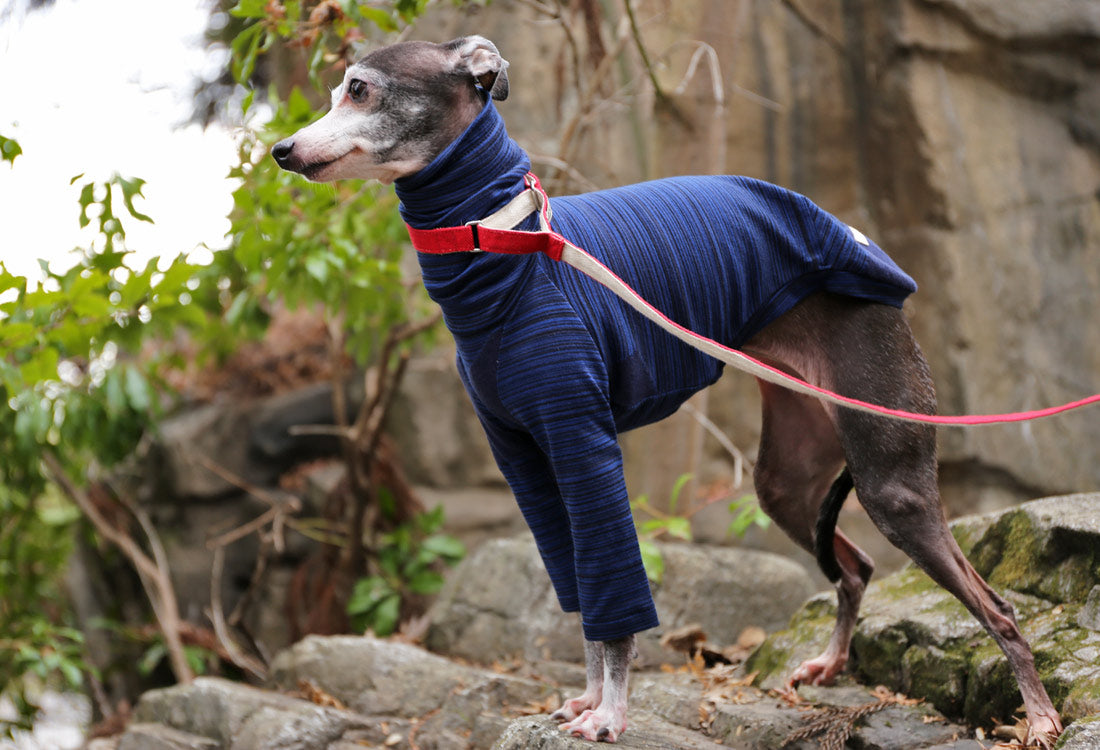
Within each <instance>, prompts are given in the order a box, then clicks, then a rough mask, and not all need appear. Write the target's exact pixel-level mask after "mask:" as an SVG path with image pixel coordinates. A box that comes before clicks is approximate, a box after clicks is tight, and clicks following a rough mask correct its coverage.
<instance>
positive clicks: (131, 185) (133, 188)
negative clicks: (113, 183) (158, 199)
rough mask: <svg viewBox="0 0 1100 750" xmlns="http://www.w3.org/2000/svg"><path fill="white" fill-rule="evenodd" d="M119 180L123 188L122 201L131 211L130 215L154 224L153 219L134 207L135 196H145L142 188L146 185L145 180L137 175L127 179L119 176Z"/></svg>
mask: <svg viewBox="0 0 1100 750" xmlns="http://www.w3.org/2000/svg"><path fill="white" fill-rule="evenodd" d="M117 180H118V184H119V187H121V188H122V202H123V204H124V205H125V206H126V210H127V211H128V212H129V213H130V216H132V217H134V218H135V219H137V220H138V221H146V222H149V223H150V224H152V223H153V220H152V219H150V218H149V217H148V216H146V215H145V214H143V213H141V212H140V211H138V210H137V209H136V208H134V197H135V196H137V197H139V198H144V197H145V196H144V195H142V194H141V189H142V188H143V187H144V186H145V180H143V179H141V178H140V177H135V178H133V179H130V180H127V179H125V178H123V177H118V178H117Z"/></svg>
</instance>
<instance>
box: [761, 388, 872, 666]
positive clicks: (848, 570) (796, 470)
mask: <svg viewBox="0 0 1100 750" xmlns="http://www.w3.org/2000/svg"><path fill="white" fill-rule="evenodd" d="M760 390H761V395H762V397H763V412H764V419H763V431H762V433H761V436H760V454H759V458H758V459H757V463H756V469H755V475H754V481H755V484H756V492H757V496H758V497H759V500H760V505H761V508H763V510H764V512H766V513H767V514H768V515H769V516H770V517H771V518H772V519H773V520H774V521H775V522H776V524H777V525H778V526H779V527H780V528H782V529H783V530H784V531H785V532H786V533H787V535H788V536H790V537H791V539H793V540H794V541H795V542H796V543H797V544H799V545H800V546H801V547H803V548H804V549H806V550H807V551H810V552H813V551H814V529H815V521H816V519H817V516H818V509H819V507H820V506H821V503H822V500H823V498H824V497H825V495H826V493H827V492H828V490H829V486H830V484H832V482H833V480H834V479H835V478H836V474H837V472H838V471H839V469H840V467H841V465H842V462H843V453H842V451H841V446H840V443H839V441H838V440H837V436H836V430H835V429H834V427H833V423H832V419H831V416H830V414H829V413H828V412H827V411H826V409H825V407H823V406H821V405H820V404H819V403H818V402H816V401H815V400H813V399H811V398H808V397H806V396H802V395H799V394H796V393H792V392H791V391H788V390H785V389H783V388H779V387H778V386H774V385H771V384H769V383H761V384H760ZM840 500H841V501H843V498H840ZM832 551H833V553H834V554H835V559H836V566H835V569H836V570H837V571H838V572H839V577H837V579H836V580H835V581H834V583H835V584H836V589H837V601H838V606H837V621H836V626H835V628H834V629H833V634H832V637H831V638H830V639H829V645H828V647H827V648H826V650H825V652H824V653H822V654H821V655H820V656H818V657H816V658H814V659H810V660H809V661H806V662H804V663H803V664H802V665H801V666H799V667H798V669H797V670H795V672H794V674H793V675H792V676H791V684H792V685H798V684H800V683H809V684H814V685H821V684H829V683H830V682H832V681H833V679H834V678H835V677H836V675H837V674H838V673H839V672H840V671H841V670H842V669H843V668H844V666H845V664H847V662H848V646H849V644H850V642H851V639H852V632H853V631H854V629H855V625H856V617H857V615H858V613H859V605H860V601H861V600H862V598H863V591H864V589H865V588H866V586H867V581H868V580H869V579H870V577H871V573H872V572H873V570H874V564H873V563H872V561H871V558H870V557H868V556H867V555H866V554H865V553H864V552H863V551H862V550H860V549H859V548H858V547H856V546H855V545H854V544H852V542H851V541H849V540H848V538H847V537H845V536H844V535H843V534H841V533H840V532H836V533H835V536H833V541H832Z"/></svg>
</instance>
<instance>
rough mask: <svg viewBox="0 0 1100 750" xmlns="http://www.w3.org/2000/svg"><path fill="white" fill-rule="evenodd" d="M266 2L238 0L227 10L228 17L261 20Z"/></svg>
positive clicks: (260, 0) (264, 0) (263, 0)
mask: <svg viewBox="0 0 1100 750" xmlns="http://www.w3.org/2000/svg"><path fill="white" fill-rule="evenodd" d="M266 5H267V2H266V0H239V2H238V3H237V4H236V5H234V6H233V7H232V8H230V9H229V15H231V16H236V17H237V18H263V17H264V15H265V13H264V7H265V6H266Z"/></svg>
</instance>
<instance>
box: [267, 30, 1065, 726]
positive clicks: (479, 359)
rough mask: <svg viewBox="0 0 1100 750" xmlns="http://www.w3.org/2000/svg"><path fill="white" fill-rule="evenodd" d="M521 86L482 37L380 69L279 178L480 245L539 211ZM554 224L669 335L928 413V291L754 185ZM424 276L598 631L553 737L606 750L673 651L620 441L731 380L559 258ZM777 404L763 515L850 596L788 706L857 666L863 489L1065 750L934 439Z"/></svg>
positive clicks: (592, 203)
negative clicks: (343, 183)
mask: <svg viewBox="0 0 1100 750" xmlns="http://www.w3.org/2000/svg"><path fill="white" fill-rule="evenodd" d="M507 66H508V63H507V62H506V61H505V60H504V59H503V58H502V57H501V55H500V53H499V51H498V50H497V48H496V46H495V45H493V43H492V42H490V41H488V40H487V39H484V38H482V37H479V36H468V37H463V38H460V39H456V40H454V41H451V42H448V43H445V44H432V43H428V42H403V43H399V44H395V45H391V46H388V47H383V48H381V49H378V50H375V51H373V52H371V53H370V54H368V55H367V56H365V57H364V58H363V59H361V60H359V61H358V62H356V63H355V64H354V65H351V66H350V67H349V68H348V69H347V71H346V73H345V75H344V79H343V82H342V83H341V84H340V85H339V86H338V87H337V88H336V89H335V90H334V91H333V92H332V107H331V110H330V111H329V112H328V113H327V114H326V115H325V116H324V117H322V118H321V119H319V120H318V121H316V122H314V123H313V124H311V125H309V126H307V127H305V128H303V129H301V130H300V131H298V132H297V133H296V134H294V135H293V136H291V137H289V138H287V139H284V140H282V141H280V142H279V143H277V144H275V145H274V146H273V148H272V155H273V157H274V158H275V160H276V161H277V163H278V164H279V165H280V166H281V167H283V168H284V169H287V170H291V171H294V172H297V173H300V174H302V175H304V176H305V177H306V178H308V179H309V180H312V181H317V182H325V181H332V180H337V179H349V178H351V179H376V180H380V181H382V182H384V183H389V182H392V183H394V185H395V188H396V191H397V195H398V197H399V199H400V201H401V213H402V216H403V218H404V219H405V221H406V223H407V224H408V225H409V226H410V227H411V228H413V229H417V230H423V229H434V228H438V227H458V226H463V225H465V224H468V223H471V222H473V223H476V222H478V221H480V220H482V219H484V218H485V217H486V216H489V215H490V214H493V213H494V212H496V211H498V210H499V209H501V208H502V207H504V206H506V205H507V204H509V202H510V201H511V200H512V199H513V198H514V197H515V196H516V195H517V194H518V193H520V192H521V191H523V190H524V187H525V175H526V174H527V172H528V170H529V167H530V162H529V160H528V158H527V155H526V153H524V152H523V150H522V149H520V148H519V146H518V145H516V143H515V142H514V141H512V140H511V139H510V138H509V137H508V135H507V131H506V129H505V127H504V125H503V121H502V119H501V118H500V115H499V114H498V112H497V110H496V107H495V104H494V100H495V101H501V100H504V99H505V98H506V97H507V95H508V86H509V83H508V76H507V72H506V69H507ZM551 208H552V210H553V219H552V221H553V224H554V229H555V230H556V231H557V232H558V233H560V234H561V235H563V236H565V237H567V238H568V239H569V241H571V242H573V243H575V244H576V245H578V246H579V247H582V248H584V249H586V250H587V251H588V252H590V253H592V254H593V255H596V256H598V257H600V259H601V260H602V261H603V262H605V263H606V264H607V265H609V266H610V267H611V268H612V269H613V270H614V271H615V272H616V273H617V274H618V275H620V276H621V277H622V278H623V279H625V280H626V281H627V282H628V283H630V284H631V285H633V286H634V287H635V288H637V289H638V290H639V291H640V293H641V294H642V296H643V297H645V298H647V299H649V300H650V301H652V302H654V304H655V305H656V306H657V307H659V308H660V309H662V310H663V311H664V312H665V313H666V314H667V315H668V316H669V317H670V318H672V319H673V320H675V321H676V322H677V323H678V324H680V325H682V326H684V327H686V328H690V329H692V330H695V331H698V332H700V333H702V334H704V335H706V336H708V337H710V338H713V339H715V340H717V341H720V342H721V343H723V344H725V345H727V346H731V347H737V348H740V349H741V350H742V351H744V352H745V353H747V354H750V355H752V356H754V357H756V358H757V359H759V360H762V361H764V362H766V363H768V364H770V365H772V366H774V367H776V368H778V369H781V370H783V371H786V372H788V373H792V374H796V375H798V376H799V377H801V378H803V379H805V380H808V381H809V382H811V383H813V384H815V385H818V386H821V387H824V388H829V389H831V390H835V391H838V392H840V393H843V394H845V395H848V396H852V397H855V398H858V399H862V400H865V401H870V402H873V403H876V404H882V405H885V406H890V407H893V408H899V409H906V410H910V411H915V412H920V413H923V414H932V413H934V412H935V408H936V399H935V391H934V387H933V384H932V380H931V377H930V373H929V368H928V365H927V364H926V361H925V359H924V357H923V355H922V353H921V351H920V348H919V346H918V345H917V343H916V341H915V340H914V337H913V335H912V332H911V331H910V328H909V325H908V323H907V322H906V319H905V317H904V315H903V313H902V311H901V306H902V303H903V301H904V299H905V298H906V297H907V296H908V295H909V294H911V293H912V292H913V291H915V288H916V287H915V284H913V282H912V280H911V279H910V278H909V277H908V276H907V275H906V274H905V273H904V272H903V271H902V270H901V269H900V268H898V267H897V266H896V265H895V264H894V263H893V262H892V261H891V260H890V259H889V258H888V257H887V256H886V254H885V253H884V252H883V251H882V250H881V249H880V248H878V246H877V245H875V244H874V243H873V242H871V241H870V240H868V239H867V238H866V237H865V236H864V235H862V234H861V233H860V232H858V231H857V230H855V229H853V228H851V227H848V226H847V225H845V224H843V223H842V222H840V221H839V220H838V219H836V218H835V217H832V216H831V215H829V214H827V213H826V212H824V211H823V210H821V209H819V208H818V207H816V206H815V205H813V204H812V203H811V202H810V201H809V200H808V199H806V198H805V197H803V196H800V195H797V194H795V193H791V192H788V191H786V190H784V189H782V188H779V187H776V186H774V185H768V184H767V183H762V182H758V181H755V180H750V179H747V178H736V177H683V178H672V179H666V180H658V181H654V182H648V183H642V184H640V185H634V186H628V187H624V188H615V189H612V190H606V191H597V192H595V193H588V194H584V195H579V196H568V197H562V198H557V197H555V198H553V200H552V205H551ZM536 218H537V217H534V216H529V217H527V218H522V217H520V219H517V222H518V223H517V224H516V225H515V227H514V228H515V229H517V230H521V231H530V230H536V229H537V228H538V225H537V223H536ZM472 231H473V233H474V235H475V237H476V227H475V228H474V229H473V230H472ZM418 257H419V260H420V265H421V269H422V273H423V280H424V284H425V287H426V288H427V290H428V292H429V295H430V296H431V297H432V298H433V299H434V300H435V301H436V302H438V303H439V305H440V306H441V308H442V310H443V315H444V320H445V322H446V325H447V326H448V328H449V329H450V330H451V332H452V334H453V335H454V338H455V342H456V346H457V352H458V353H457V362H458V369H459V374H460V376H461V377H462V380H463V383H464V385H465V387H466V390H467V392H468V394H469V396H470V398H471V400H472V401H473V404H474V406H475V409H476V411H477V414H478V417H479V419H480V421H481V423H482V426H483V427H484V429H485V432H486V435H487V436H488V439H489V443H490V446H491V448H492V450H493V454H494V457H495V458H496V461H497V463H498V465H499V466H500V469H501V471H502V473H503V474H504V476H505V478H506V479H507V480H508V482H509V485H510V486H511V488H512V490H513V492H514V494H515V496H516V499H517V501H518V503H519V506H520V508H521V510H522V512H523V514H524V517H525V519H526V521H527V523H528V525H529V526H530V527H531V530H532V531H533V532H534V534H535V539H536V543H537V545H538V549H539V552H540V554H541V556H542V558H543V561H544V562H545V563H546V568H547V571H548V573H549V575H550V578H551V580H552V582H553V584H554V588H555V592H556V594H557V596H558V600H559V603H560V604H561V606H562V608H563V610H565V611H578V612H580V615H581V622H582V626H583V629H584V635H585V660H586V672H587V685H586V688H585V691H584V693H583V694H582V695H580V696H577V697H574V698H570V699H568V700H566V701H565V702H564V703H563V705H562V706H561V708H559V709H558V710H557V711H556V712H555V713H554V714H553V718H554V719H556V720H558V721H559V722H560V723H561V729H562V730H564V731H567V732H571V733H572V734H574V735H576V736H579V737H584V738H586V739H588V740H594V741H607V742H615V741H616V740H617V738H618V737H619V735H620V734H621V733H622V732H623V731H624V730H625V729H626V711H627V680H628V672H629V666H630V661H631V659H632V658H634V656H635V654H636V652H635V634H636V633H638V632H640V631H642V630H645V629H647V628H650V627H654V626H655V625H657V615H656V611H655V609H654V606H653V601H652V597H651V594H650V590H649V586H648V582H647V580H646V576H645V573H644V570H643V567H642V562H641V557H640V554H639V551H638V542H637V536H636V533H635V531H634V526H633V521H632V518H631V515H630V508H629V499H628V497H627V495H626V488H625V485H624V481H623V471H622V458H621V454H620V452H619V447H618V443H617V435H618V433H619V432H621V431H623V430H626V429H630V428H633V427H637V426H639V425H642V424H647V423H650V422H653V421H656V420H658V419H661V418H663V417H665V416H668V415H669V414H671V413H672V412H674V411H675V410H676V409H677V408H678V407H679V406H680V404H681V403H682V402H683V401H684V400H686V399H687V398H688V397H689V396H690V395H692V394H693V393H695V392H697V391H698V390H700V389H702V388H705V387H707V386H708V385H710V384H711V383H713V382H714V381H715V380H716V379H717V378H718V375H719V374H720V372H721V364H720V363H717V362H716V361H714V360H712V359H711V358H709V357H707V356H706V355H704V354H701V353H699V352H697V351H695V350H694V349H691V348H690V347H688V346H686V345H685V344H682V343H681V342H679V341H676V340H674V339H672V338H671V337H670V336H668V335H667V334H666V333H665V332H663V331H660V330H658V329H656V328H655V327H654V326H652V325H651V324H650V323H648V322H647V321H645V320H642V319H641V318H640V317H638V316H637V315H635V314H634V313H633V312H632V311H630V310H628V309H627V308H625V306H624V305H623V304H622V303H621V302H620V301H619V300H618V299H617V298H614V297H613V296H612V295H611V294H610V293H609V292H607V291H606V290H605V289H603V288H602V287H600V286H598V285H596V284H594V283H592V282H591V281H590V280H589V279H587V278H585V277H583V276H581V275H580V274H578V273H576V272H574V270H573V269H571V268H568V267H566V266H565V265H564V264H560V263H554V262H553V261H552V260H550V259H549V258H547V257H546V256H543V255H523V256H517V255H501V254H495V253H486V252H461V253H452V254H443V255H436V254H428V253H426V252H421V253H419V254H418ZM760 391H761V395H762V403H763V426H762V434H761V438H760V450H759V459H758V460H757V463H756V466H755V469H754V480H755V486H756V491H757V494H758V497H759V501H760V505H761V507H762V508H763V510H764V511H765V512H766V513H767V514H768V515H769V516H770V517H771V518H772V519H774V521H775V522H776V524H777V525H778V526H780V527H781V528H782V529H783V530H784V531H785V532H786V533H787V534H788V535H789V536H790V537H791V538H792V539H793V540H794V541H795V542H797V543H798V544H799V545H801V546H802V547H804V548H805V549H807V550H810V551H813V552H814V553H815V554H816V556H817V558H818V560H819V563H820V564H821V567H822V570H823V571H824V572H825V573H826V575H827V576H828V577H829V578H830V579H831V580H832V581H833V582H834V583H835V586H836V590H837V594H838V608H837V621H836V626H835V629H834V631H833V633H832V637H831V639H830V641H829V644H828V647H827V649H826V650H825V652H824V653H823V654H822V655H821V656H819V657H817V658H815V659H811V660H809V661H807V662H805V663H803V664H802V665H801V666H799V667H798V669H797V670H796V671H795V672H794V674H793V675H792V676H791V681H790V684H791V685H792V686H797V685H799V684H803V683H810V684H827V683H829V682H831V681H832V680H833V679H834V678H835V677H836V675H837V674H838V673H839V672H840V671H841V670H842V669H843V668H844V666H845V664H846V662H847V659H848V650H849V644H850V642H851V638H852V632H853V629H854V627H855V624H856V617H857V613H858V611H859V605H860V600H861V598H862V596H863V592H864V589H865V587H866V585H867V582H868V580H869V579H870V577H871V574H872V571H873V569H874V566H873V563H872V561H871V560H870V558H869V557H868V556H867V555H866V554H865V553H864V552H863V551H862V550H860V549H859V548H858V547H856V546H855V545H854V544H853V543H852V542H851V541H850V540H849V539H848V538H847V537H846V536H845V535H844V534H843V533H841V532H840V531H839V530H836V528H835V525H836V519H837V513H838V511H839V508H840V505H841V504H842V503H843V502H844V499H845V497H846V496H847V495H848V493H849V491H850V490H851V489H853V487H854V489H855V490H856V491H857V493H858V495H859V499H860V502H861V503H862V505H863V507H864V508H865V509H866V511H867V513H868V515H869V516H870V518H871V519H872V520H873V521H874V523H875V524H876V526H877V527H878V528H879V529H880V530H881V531H882V533H883V534H885V536H886V537H887V538H888V539H889V540H890V541H891V542H892V543H893V544H894V545H896V546H897V547H899V548H900V549H902V550H903V551H904V552H906V553H907V554H908V555H909V557H910V558H912V560H913V561H914V562H915V563H916V564H917V565H918V566H919V567H920V568H921V569H922V570H924V571H925V572H926V573H928V575H929V576H931V577H932V579H933V580H935V581H936V582H937V583H938V584H939V585H941V586H943V587H944V588H945V589H947V590H948V591H950V592H951V593H952V594H954V595H955V596H956V597H957V598H958V599H959V600H960V601H961V602H962V603H963V604H964V605H965V606H966V607H967V609H968V610H969V611H970V612H971V613H972V614H973V615H974V616H975V617H976V618H977V619H978V620H979V621H980V622H981V623H982V625H983V626H984V627H985V628H986V630H988V631H989V633H990V634H991V635H992V636H993V638H994V639H995V640H996V642H997V643H998V645H999V646H1000V647H1001V649H1002V650H1003V651H1004V653H1005V655H1006V656H1007V658H1008V661H1009V664H1010V665H1011V667H1012V670H1013V672H1014V674H1015V676H1016V679H1017V682H1018V684H1019V687H1020V691H1021V694H1022V696H1023V700H1024V704H1025V706H1026V711H1027V718H1028V721H1029V723H1030V732H1031V736H1032V737H1033V738H1035V739H1037V740H1039V741H1040V742H1042V743H1044V744H1045V745H1048V746H1049V745H1050V744H1051V743H1052V742H1053V739H1054V738H1055V737H1056V736H1057V735H1058V734H1059V733H1060V732H1061V730H1062V725H1061V721H1060V719H1059V716H1058V713H1057V711H1056V710H1055V708H1054V706H1053V704H1052V703H1051V701H1050V698H1049V697H1048V695H1047V693H1046V691H1045V689H1044V688H1043V685H1042V684H1041V682H1040V680H1039V676H1038V673H1037V672H1036V669H1035V664H1034V657H1033V656H1032V653H1031V650H1030V647H1029V646H1028V644H1027V642H1026V641H1025V639H1024V638H1023V636H1022V635H1021V634H1020V630H1019V628H1018V626H1017V624H1016V621H1015V616H1014V612H1013V609H1012V607H1011V605H1010V604H1008V603H1007V602H1006V601H1005V600H1004V599H1003V598H1001V597H1000V596H999V595H998V594H997V593H995V592H994V591H993V590H992V589H991V588H990V587H989V586H988V585H987V584H986V582H985V581H984V580H982V578H981V577H980V575H979V574H978V573H977V572H976V571H975V570H974V568H973V567H972V566H971V565H970V564H969V562H967V560H966V558H965V557H964V556H963V553H962V552H961V550H960V549H959V547H958V545H957V544H956V542H955V540H954V538H953V537H952V535H951V533H950V531H949V530H948V527H947V523H946V521H945V517H944V513H943V509H942V505H941V503H940V499H939V494H938V489H937V461H936V445H935V434H934V428H932V427H930V426H928V425H921V424H912V423H903V422H897V421H892V420H886V419H882V418H879V417H876V416H873V415H868V414H865V413H861V412H857V411H853V410H850V409H846V408H840V407H837V406H834V405H831V404H823V403H821V402H819V401H817V400H815V399H813V398H811V397H808V396H805V395H802V394H799V393H795V392H792V391H789V390H786V389H784V388H782V387H780V386H776V385H773V384H771V383H767V382H764V381H760Z"/></svg>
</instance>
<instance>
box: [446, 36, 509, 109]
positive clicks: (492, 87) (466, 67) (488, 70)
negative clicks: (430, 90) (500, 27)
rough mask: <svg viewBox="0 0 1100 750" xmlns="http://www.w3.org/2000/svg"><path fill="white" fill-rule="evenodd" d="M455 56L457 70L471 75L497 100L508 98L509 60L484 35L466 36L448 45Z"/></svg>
mask: <svg viewBox="0 0 1100 750" xmlns="http://www.w3.org/2000/svg"><path fill="white" fill-rule="evenodd" d="M447 47H448V49H451V50H452V51H453V52H454V54H455V56H456V61H455V70H456V71H458V72H460V73H464V74H466V75H469V76H470V77H471V78H473V79H474V80H475V81H477V83H478V85H479V86H481V88H482V89H484V90H485V91H486V92H488V94H489V95H490V96H491V97H493V98H494V99H497V100H502V99H507V98H508V73H507V69H508V61H507V60H505V59H504V58H503V57H501V56H500V52H499V51H498V50H497V48H496V45H495V44H493V43H492V42H490V41H489V40H488V39H486V38H485V37H483V36H465V37H462V38H461V39H455V40H454V41H453V42H450V43H449V44H448V45H447Z"/></svg>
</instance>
